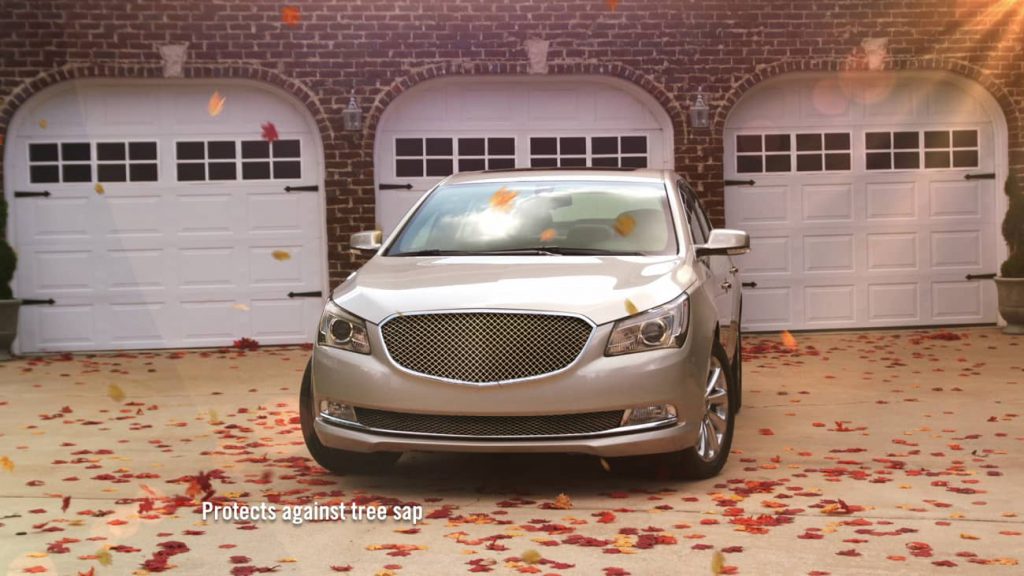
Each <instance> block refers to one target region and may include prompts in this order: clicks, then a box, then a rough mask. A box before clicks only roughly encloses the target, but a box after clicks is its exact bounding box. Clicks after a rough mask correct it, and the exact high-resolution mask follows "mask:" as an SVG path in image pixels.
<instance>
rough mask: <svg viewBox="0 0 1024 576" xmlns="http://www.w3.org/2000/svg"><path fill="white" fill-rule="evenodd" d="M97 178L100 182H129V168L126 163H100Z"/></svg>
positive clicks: (97, 167) (97, 168)
mask: <svg viewBox="0 0 1024 576" xmlns="http://www.w3.org/2000/svg"><path fill="white" fill-rule="evenodd" d="M96 179H97V180H99V181H100V182H127V181H128V169H127V166H126V165H125V164H99V165H97V166H96Z"/></svg>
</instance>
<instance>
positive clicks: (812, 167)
mask: <svg viewBox="0 0 1024 576" xmlns="http://www.w3.org/2000/svg"><path fill="white" fill-rule="evenodd" d="M821 169H822V160H821V154H798V155H797V157H796V171H797V172H820V171H821Z"/></svg>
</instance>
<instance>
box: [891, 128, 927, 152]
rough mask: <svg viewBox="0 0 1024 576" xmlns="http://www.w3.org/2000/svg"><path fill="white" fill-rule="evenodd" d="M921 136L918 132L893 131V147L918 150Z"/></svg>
mask: <svg viewBox="0 0 1024 576" xmlns="http://www.w3.org/2000/svg"><path fill="white" fill-rule="evenodd" d="M919 136H920V135H919V134H918V133H917V132H893V134H892V147H893V148H894V149H896V150H917V149H918V147H919V146H918V138H919Z"/></svg>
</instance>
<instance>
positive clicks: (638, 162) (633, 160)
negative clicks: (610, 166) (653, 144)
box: [621, 156, 647, 168]
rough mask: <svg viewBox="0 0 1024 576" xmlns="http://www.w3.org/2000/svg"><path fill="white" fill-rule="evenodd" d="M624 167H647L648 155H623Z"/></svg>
mask: <svg viewBox="0 0 1024 576" xmlns="http://www.w3.org/2000/svg"><path fill="white" fill-rule="evenodd" d="M621 162H622V167H623V168H647V156H623V157H622V160H621Z"/></svg>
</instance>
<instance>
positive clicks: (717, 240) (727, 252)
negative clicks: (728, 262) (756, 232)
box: [696, 228, 750, 258]
mask: <svg viewBox="0 0 1024 576" xmlns="http://www.w3.org/2000/svg"><path fill="white" fill-rule="evenodd" d="M696 251H697V257H698V258H700V257H702V256H739V255H740V254H746V253H747V252H750V236H749V235H748V234H747V233H746V232H742V231H740V230H729V229H728V228H717V229H715V230H712V231H711V235H710V236H708V241H707V243H706V244H703V245H701V246H697V247H696Z"/></svg>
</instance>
